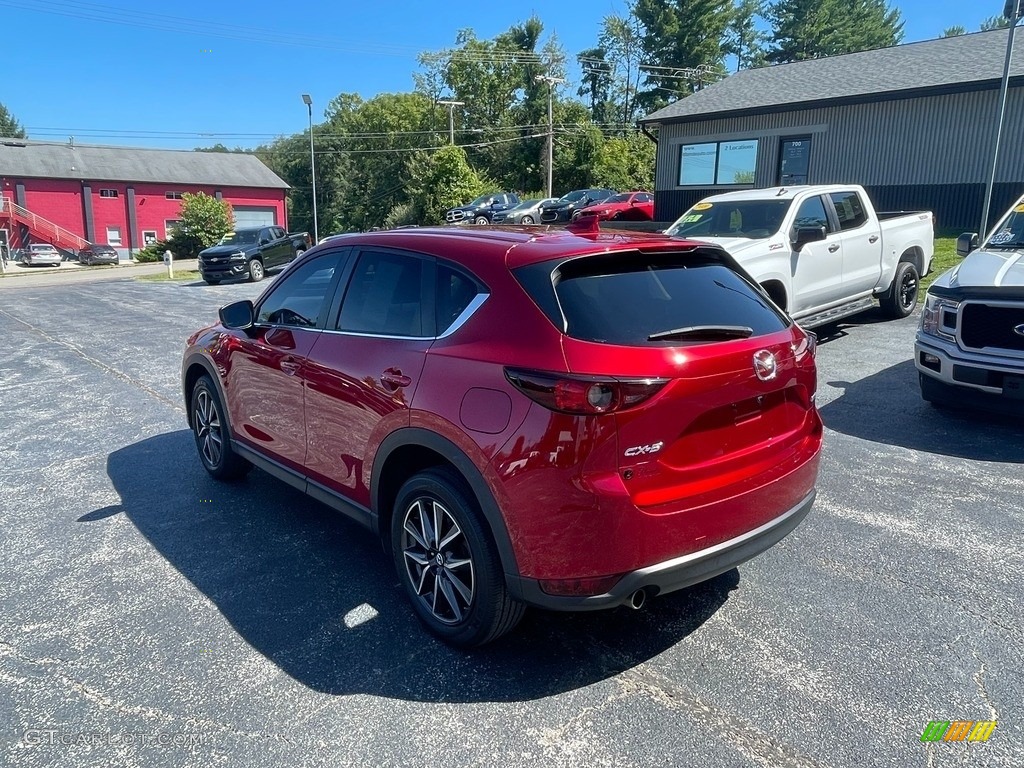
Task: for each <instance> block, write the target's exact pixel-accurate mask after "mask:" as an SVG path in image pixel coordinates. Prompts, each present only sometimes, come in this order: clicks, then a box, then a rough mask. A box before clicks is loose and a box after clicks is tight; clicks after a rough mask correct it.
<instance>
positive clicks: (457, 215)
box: [444, 211, 466, 222]
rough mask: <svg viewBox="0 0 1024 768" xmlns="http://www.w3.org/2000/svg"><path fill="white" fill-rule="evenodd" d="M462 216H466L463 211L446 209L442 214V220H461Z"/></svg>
mask: <svg viewBox="0 0 1024 768" xmlns="http://www.w3.org/2000/svg"><path fill="white" fill-rule="evenodd" d="M464 218H466V212H465V211H448V213H446V214H445V215H444V220H445V221H448V222H454V221H462V220H463V219H464Z"/></svg>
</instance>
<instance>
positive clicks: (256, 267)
mask: <svg viewBox="0 0 1024 768" xmlns="http://www.w3.org/2000/svg"><path fill="white" fill-rule="evenodd" d="M266 274H267V273H266V270H264V269H263V262H262V261H260V260H259V259H253V260H252V261H250V262H249V282H250V283H258V282H259V281H260V280H262V279H263V278H264V277H265V276H266Z"/></svg>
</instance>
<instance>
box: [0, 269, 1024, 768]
mask: <svg viewBox="0 0 1024 768" xmlns="http://www.w3.org/2000/svg"><path fill="white" fill-rule="evenodd" d="M10 282H11V283H13V282H14V281H10ZM261 287H262V286H254V285H248V284H235V285H222V286H218V287H208V286H205V285H202V284H200V285H176V284H161V283H141V282H132V281H127V280H124V281H113V282H104V283H97V284H88V285H64V286H53V287H34V286H23V287H17V286H15V287H11V286H10V285H7V284H5V285H3V286H0V338H2V339H3V355H2V356H0V406H2V410H0V606H2V610H0V702H2V704H0V763H5V764H9V765H17V766H25V767H26V768H28V767H29V766H72V765H74V766H79V765H82V766H84V765H94V766H147V767H148V766H184V765H195V766H208V765H224V766H228V765H231V766H234V765H239V766H243V765H244V766H267V767H268V768H269V767H271V766H273V767H274V768H276V767H277V766H283V765H306V766H320V765H322V766H339V765H450V766H465V765H476V766H538V765H558V766H587V767H588V768H593V767H595V766H616V767H617V768H618V767H621V766H688V765H692V766H800V767H801V768H802V767H804V766H912V765H918V766H925V765H932V766H954V765H956V766H958V765H964V766H985V765H991V766H996V765H999V766H1012V765H1014V766H1019V765H1022V760H1024V758H1022V757H1021V754H1022V748H1024V730H1022V726H1021V705H1022V702H1024V679H1022V671H1021V670H1022V669H1024V650H1022V648H1024V637H1022V629H1021V614H1022V610H1021V605H1022V603H1024V600H1022V596H1024V587H1022V584H1024V548H1022V546H1021V542H1022V541H1024V536H1022V534H1024V524H1022V517H1024V514H1022V511H1021V506H1022V496H1024V480H1022V474H1021V466H1022V464H1021V463H1022V461H1024V428H1021V427H1017V426H1012V425H1008V424H1004V423H1000V422H999V421H998V420H977V419H974V418H971V417H965V416H957V415H948V414H945V413H941V412H938V411H936V410H933V409H931V408H930V407H927V406H926V405H925V404H924V403H922V402H921V401H920V399H919V397H918V393H917V386H916V376H915V373H914V371H913V366H912V364H911V363H910V362H909V359H910V355H911V348H912V337H913V330H914V323H915V320H914V319H909V320H907V321H902V322H895V323H893V322H878V321H875V320H874V319H873V318H872V317H870V316H869V317H867V318H864V320H863V322H860V323H856V324H845V325H843V326H841V327H840V328H839V329H837V330H834V332H833V333H832V334H831V335H830V336H829V337H827V338H826V339H824V342H823V344H822V345H821V347H820V350H819V362H820V382H821V385H820V395H819V401H820V403H821V405H822V414H823V417H824V419H825V422H826V424H827V425H828V426H829V429H828V431H827V435H826V449H825V457H824V461H823V465H822V474H821V482H820V491H819V493H820V495H819V497H818V502H817V504H816V507H815V510H814V511H813V512H812V514H811V515H810V517H809V518H808V519H807V520H806V522H805V523H804V524H803V525H802V526H801V527H800V528H799V529H798V530H797V532H796V533H794V534H793V535H792V536H790V537H789V538H788V539H786V540H785V541H784V542H783V543H782V544H780V545H779V546H777V547H776V548H774V549H773V550H771V551H769V552H768V553H766V554H764V555H763V556H761V557H760V558H758V559H756V560H754V561H752V562H750V563H748V564H746V565H744V566H742V567H741V568H739V569H738V570H733V571H731V572H729V573H727V574H725V575H723V576H721V577H719V578H717V579H715V580H714V581H712V582H710V583H707V584H704V585H701V586H698V587H695V588H692V589H689V590H686V591H685V592H681V593H677V594H674V595H671V596H668V597H664V598H661V599H658V600H654V601H652V602H650V603H649V604H648V608H646V609H645V610H643V611H641V612H633V611H629V610H627V609H620V610H618V611H615V612H611V613H604V614H591V615H561V614H552V613H544V612H540V611H534V612H531V613H529V614H528V616H527V619H526V620H525V621H524V623H523V624H522V625H521V627H520V628H519V629H518V630H517V631H516V632H514V633H513V634H511V635H510V636H508V637H507V638H504V639H503V640H502V641H500V642H498V643H496V644H494V645H492V646H489V647H487V648H485V649H483V650H481V651H478V652H475V653H462V652H457V651H454V650H451V649H449V648H447V647H445V646H443V645H440V644H439V643H437V642H435V641H434V640H433V639H431V638H430V637H429V636H427V635H425V634H424V633H423V632H422V631H421V630H420V628H419V626H418V624H417V623H416V621H415V620H414V618H413V616H412V612H411V610H410V609H409V608H408V607H407V606H406V604H405V602H404V598H403V597H402V595H401V594H400V592H399V590H398V586H397V581H396V578H395V576H394V575H393V573H392V571H391V570H390V567H389V565H388V564H387V562H386V561H385V559H384V558H383V557H382V556H381V552H380V549H379V546H378V545H377V544H376V542H375V541H374V540H372V538H371V537H370V536H369V535H368V534H366V533H364V532H363V531H362V530H361V529H359V528H357V527H355V526H354V525H352V524H350V523H348V522H347V521H346V520H344V519H343V518H342V517H340V516H338V515H337V514H335V513H332V512H331V511H329V510H327V509H326V508H324V507H321V506H319V505H318V504H316V503H314V502H311V501H309V500H307V499H305V498H304V497H302V496H301V495H299V494H298V493H297V492H294V491H292V490H291V489H290V488H288V487H286V486H285V485H283V484H281V483H278V482H276V481H274V480H272V479H271V478H270V477H268V476H267V475H265V474H263V473H261V472H253V473H252V474H251V475H250V476H249V478H248V480H247V481H246V482H244V483H243V484H241V485H238V486H224V485H219V484H217V483H215V482H213V481H212V480H210V479H209V478H208V477H207V476H206V474H205V473H204V472H203V471H202V469H201V468H200V465H199V463H198V461H197V459H196V458H195V455H194V447H193V444H192V442H191V437H190V435H189V433H188V432H187V431H186V426H185V420H184V412H183V409H182V406H181V404H180V402H179V401H180V394H179V391H178V390H179V384H178V365H179V362H180V354H181V351H182V347H183V341H184V338H185V337H186V336H187V335H188V333H189V332H190V331H191V330H193V329H195V328H196V327H197V325H199V324H201V323H204V322H206V321H212V320H213V319H214V317H215V311H216V307H217V306H218V305H220V304H223V303H226V302H227V301H230V300H232V299H234V298H237V297H243V296H254V295H255V294H256V293H257V292H258V291H259V290H260V289H261ZM957 719H966V720H988V719H992V720H998V721H999V725H998V727H997V728H996V730H995V732H994V733H993V735H992V737H991V739H990V740H989V742H988V743H984V744H971V745H968V744H936V745H930V746H925V745H923V744H922V743H921V742H920V740H919V738H920V735H921V732H922V730H923V729H924V727H925V725H926V724H927V723H928V721H930V720H957Z"/></svg>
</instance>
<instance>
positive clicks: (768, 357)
mask: <svg viewBox="0 0 1024 768" xmlns="http://www.w3.org/2000/svg"><path fill="white" fill-rule="evenodd" d="M778 372H779V369H778V366H777V365H776V363H775V355H773V354H772V353H771V352H769V351H768V350H767V349H762V350H761V351H760V352H756V353H754V373H756V374H757V378H759V379H760V380H761V381H771V380H772V379H774V378H775V376H776V375H777V374H778Z"/></svg>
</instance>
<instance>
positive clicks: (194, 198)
mask: <svg viewBox="0 0 1024 768" xmlns="http://www.w3.org/2000/svg"><path fill="white" fill-rule="evenodd" d="M178 220H179V222H180V223H179V224H178V227H177V228H176V229H175V230H174V234H173V235H171V237H170V240H169V244H170V248H171V250H172V251H174V253H175V255H176V256H178V258H182V259H194V258H195V257H196V256H198V255H199V252H200V251H201V250H203V248H209V247H210V246H211V245H214V244H215V243H216V242H217V241H218V240H220V239H221V238H222V237H223V236H224V235H225V234H226V233H228V232H230V231H231V229H232V227H234V226H235V217H234V214H233V213H232V211H231V203H229V202H228V201H227V200H218V199H217V198H215V197H211V196H210V195H207V194H206V193H205V192H198V193H196V194H192V193H190V192H186V193H185V194H183V195H182V196H181V212H180V213H179V214H178Z"/></svg>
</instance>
